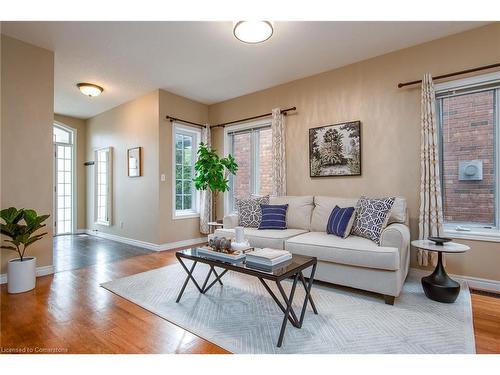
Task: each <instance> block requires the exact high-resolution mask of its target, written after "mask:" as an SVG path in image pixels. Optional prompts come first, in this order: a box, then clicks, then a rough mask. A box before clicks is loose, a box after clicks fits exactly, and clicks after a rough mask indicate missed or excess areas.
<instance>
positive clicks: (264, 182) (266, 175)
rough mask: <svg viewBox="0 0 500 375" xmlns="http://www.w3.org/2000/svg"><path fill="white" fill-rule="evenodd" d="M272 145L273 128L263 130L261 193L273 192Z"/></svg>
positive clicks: (261, 141)
mask: <svg viewBox="0 0 500 375" xmlns="http://www.w3.org/2000/svg"><path fill="white" fill-rule="evenodd" d="M272 146H273V140H272V132H271V129H270V128H269V129H266V130H261V131H260V147H259V162H260V165H259V171H260V191H259V194H260V195H267V194H271V191H272V181H271V180H272V175H271V167H272V166H271V163H272V152H273V149H272Z"/></svg>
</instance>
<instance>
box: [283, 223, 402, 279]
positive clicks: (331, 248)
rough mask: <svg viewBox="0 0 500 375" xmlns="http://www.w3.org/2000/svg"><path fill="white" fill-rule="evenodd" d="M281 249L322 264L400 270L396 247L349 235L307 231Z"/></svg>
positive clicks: (290, 240) (293, 238)
mask: <svg viewBox="0 0 500 375" xmlns="http://www.w3.org/2000/svg"><path fill="white" fill-rule="evenodd" d="M285 248H286V250H288V251H290V252H291V253H293V254H300V255H307V256H315V257H317V258H318V260H320V261H324V262H332V263H339V264H346V265H350V266H357V267H366V268H375V269H382V270H390V271H395V270H398V269H399V267H400V260H399V258H400V257H399V251H398V249H397V248H395V247H383V246H378V245H377V244H376V243H374V242H373V241H370V240H369V239H366V238H362V237H357V236H352V235H351V236H349V237H347V238H340V237H337V236H332V235H329V234H327V233H326V232H308V233H304V234H301V235H298V236H296V237H292V238H290V239H288V240H287V241H286V243H285Z"/></svg>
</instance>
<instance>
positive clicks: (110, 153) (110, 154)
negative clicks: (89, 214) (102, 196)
mask: <svg viewBox="0 0 500 375" xmlns="http://www.w3.org/2000/svg"><path fill="white" fill-rule="evenodd" d="M99 151H107V152H108V165H107V169H106V172H107V175H106V181H107V199H106V211H107V220H102V219H100V218H99V212H98V208H97V206H98V196H97V192H98V188H97V181H98V179H97V174H98V169H99V168H98V159H97V155H98V152H99ZM94 161H95V162H94V223H95V224H97V225H105V226H111V224H112V211H113V204H112V203H113V147H102V148H98V149H95V150H94Z"/></svg>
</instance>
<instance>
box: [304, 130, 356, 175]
mask: <svg viewBox="0 0 500 375" xmlns="http://www.w3.org/2000/svg"><path fill="white" fill-rule="evenodd" d="M309 174H310V176H311V177H331V176H359V175H361V122H360V121H352V122H345V123H341V124H335V125H327V126H320V127H318V128H312V129H309Z"/></svg>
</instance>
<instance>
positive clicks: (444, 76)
mask: <svg viewBox="0 0 500 375" xmlns="http://www.w3.org/2000/svg"><path fill="white" fill-rule="evenodd" d="M498 67H500V63H496V64H491V65H485V66H480V67H478V68H472V69H466V70H460V71H458V72H453V73H448V74H442V75H440V76H436V77H433V80H436V79H443V78H448V77H453V76H458V75H462V74H467V73H473V72H478V71H480V70H486V69H492V68H498ZM417 83H422V80H418V81H411V82H404V83H398V88H401V87H404V86H410V85H416V84H417Z"/></svg>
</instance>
